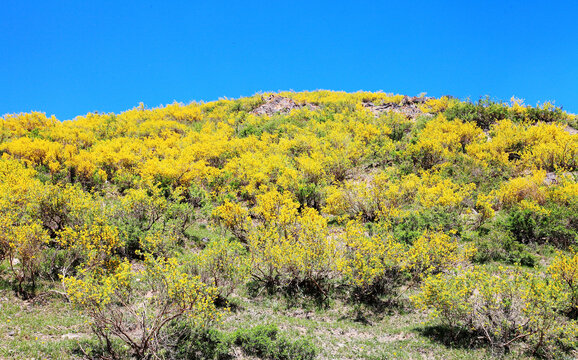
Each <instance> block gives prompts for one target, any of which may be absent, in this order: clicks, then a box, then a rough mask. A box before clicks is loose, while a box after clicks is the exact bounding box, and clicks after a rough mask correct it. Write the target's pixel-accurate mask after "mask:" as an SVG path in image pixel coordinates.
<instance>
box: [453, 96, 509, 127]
mask: <svg viewBox="0 0 578 360" xmlns="http://www.w3.org/2000/svg"><path fill="white" fill-rule="evenodd" d="M445 115H446V117H447V118H448V120H454V119H460V120H462V121H467V122H475V123H476V125H477V126H479V127H481V128H482V129H489V128H490V125H492V124H493V123H495V122H497V121H500V120H503V119H506V118H507V117H508V107H507V106H506V105H505V104H503V103H501V102H495V101H493V100H491V99H490V98H489V97H486V98H483V99H480V100H478V102H477V103H472V102H470V101H466V102H460V103H457V104H455V105H454V106H452V107H450V108H448V109H447V110H446V111H445Z"/></svg>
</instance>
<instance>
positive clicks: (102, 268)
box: [57, 218, 124, 273]
mask: <svg viewBox="0 0 578 360" xmlns="http://www.w3.org/2000/svg"><path fill="white" fill-rule="evenodd" d="M57 241H58V243H59V245H60V246H62V247H63V248H64V249H67V250H69V251H70V255H71V256H73V259H72V260H71V262H74V261H75V259H79V260H80V261H81V262H82V264H83V267H84V268H87V269H90V270H91V271H94V272H104V273H107V272H110V271H114V269H115V268H116V267H117V266H118V264H119V261H120V259H119V255H120V252H121V249H122V247H123V246H124V243H123V242H122V240H121V238H120V236H119V231H118V228H116V227H114V226H112V225H110V224H108V223H107V222H106V221H105V220H104V219H101V218H100V219H99V218H96V219H95V220H94V221H93V222H91V223H87V224H83V225H81V226H78V227H66V228H65V229H63V230H62V231H61V232H60V233H59V237H58V238H57Z"/></svg>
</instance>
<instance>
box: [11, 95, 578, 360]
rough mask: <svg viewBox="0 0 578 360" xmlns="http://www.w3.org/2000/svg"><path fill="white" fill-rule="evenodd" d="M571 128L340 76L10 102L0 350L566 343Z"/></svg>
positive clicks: (575, 194) (572, 121) (517, 104)
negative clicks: (67, 117) (147, 99)
mask: <svg viewBox="0 0 578 360" xmlns="http://www.w3.org/2000/svg"><path fill="white" fill-rule="evenodd" d="M576 128H578V119H577V117H576V116H575V115H572V114H567V113H565V112H563V111H562V110H561V109H559V108H556V107H554V106H552V105H550V104H544V105H542V106H537V107H530V106H526V105H524V104H523V103H522V102H521V101H519V100H516V99H513V100H512V102H511V103H502V102H494V101H491V100H489V99H482V100H480V101H479V102H477V103H472V102H463V101H460V100H457V99H454V98H451V97H442V98H439V99H435V98H425V97H407V96H402V95H391V94H384V93H369V92H358V93H352V94H349V93H343V92H332V91H315V92H301V93H294V92H283V93H278V94H258V95H255V96H252V97H248V98H241V99H233V100H229V99H224V100H219V101H215V102H209V103H191V104H188V105H183V104H177V103H175V104H171V105H167V106H165V107H161V108H156V109H147V108H145V107H144V106H143V105H141V106H139V107H137V108H134V109H131V110H128V111H126V112H123V113H120V114H96V113H91V114H87V115H85V116H79V117H77V118H75V119H74V120H72V121H65V122H60V121H58V120H57V119H55V118H47V117H46V116H45V115H44V114H42V113H31V114H13V115H5V116H4V117H3V118H2V128H1V130H0V131H1V141H0V153H2V157H1V159H0V178H1V181H0V186H1V187H2V189H1V191H0V207H1V209H2V217H1V223H0V276H1V278H2V282H1V284H2V290H0V291H2V293H1V294H0V296H1V297H2V299H3V301H2V303H1V304H0V306H1V308H2V311H1V312H0V320H3V321H0V324H2V325H0V330H1V331H0V357H2V358H29V357H58V358H74V357H78V356H81V355H80V354H82V353H84V356H89V357H94V358H98V356H100V355H99V354H101V355H102V356H117V357H119V358H122V357H127V356H131V355H132V356H134V357H136V358H147V356H152V355H153V354H154V355H155V356H159V357H165V358H182V357H184V356H193V355H191V354H193V353H195V354H196V355H195V356H200V355H199V354H200V353H204V355H203V356H205V357H207V358H214V357H215V356H217V355H216V354H217V353H220V354H221V355H219V356H222V357H223V358H226V356H233V357H239V358H243V357H250V356H253V357H264V358H265V357H269V358H279V359H282V358H304V359H305V358H312V357H314V356H317V357H319V358H327V359H334V358H351V359H354V358H355V359H357V358H372V359H377V358H443V359H447V358H472V359H473V358H484V357H487V356H498V355H504V354H505V355H506V356H510V357H511V358H519V357H521V356H527V357H540V356H541V357H552V358H559V357H565V356H566V357H571V356H573V355H572V354H574V355H575V350H576V346H578V343H577V338H576V334H577V333H578V326H577V324H576V321H575V319H576V314H577V313H578V286H577V285H576V284H578V275H576V274H578V272H577V271H576V269H577V268H578V256H577V255H575V253H574V252H573V251H572V248H573V247H574V246H575V245H576V243H577V241H578V235H577V234H578V183H577V182H576V180H577V170H578V135H577V132H576V130H575V129H576ZM120 314H123V315H122V316H120ZM85 320H86V321H85ZM263 323H266V324H269V325H271V326H269V327H263V326H260V325H262V324H263ZM89 324H90V325H89ZM201 325H202V326H203V327H202V329H203V330H199V327H200V326H201ZM207 329H209V330H207ZM247 329H248V330H247ZM251 329H252V330H251ZM79 344H80V345H79ZM163 349H164V350H163ZM211 351H212V352H211ZM227 354H228V355H227ZM104 358H106V357H104ZM201 358H202V357H201Z"/></svg>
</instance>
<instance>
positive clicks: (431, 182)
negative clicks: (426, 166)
mask: <svg viewBox="0 0 578 360" xmlns="http://www.w3.org/2000/svg"><path fill="white" fill-rule="evenodd" d="M421 175H422V176H421V184H420V185H419V186H418V190H417V199H418V201H419V202H420V204H421V206H423V207H424V208H426V209H427V208H432V207H446V208H455V207H457V206H458V205H460V204H461V203H462V201H464V199H466V198H468V197H470V196H471V195H472V193H473V192H474V190H475V189H476V185H475V184H465V185H464V184H456V183H454V182H453V181H452V180H450V179H443V178H442V177H441V176H440V175H439V173H430V172H428V171H425V172H423V173H422V174H421Z"/></svg>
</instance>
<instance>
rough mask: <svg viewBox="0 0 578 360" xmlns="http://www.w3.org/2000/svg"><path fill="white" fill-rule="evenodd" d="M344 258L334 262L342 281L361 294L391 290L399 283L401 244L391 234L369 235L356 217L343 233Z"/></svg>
mask: <svg viewBox="0 0 578 360" xmlns="http://www.w3.org/2000/svg"><path fill="white" fill-rule="evenodd" d="M343 242H344V245H345V250H344V258H343V260H342V261H341V262H340V263H338V264H339V271H340V272H341V273H342V274H343V276H344V277H345V280H346V281H347V282H348V283H349V284H352V285H354V286H355V287H357V288H359V290H360V291H361V293H362V294H371V293H373V292H376V291H377V292H383V293H388V292H392V291H393V290H394V289H395V287H396V286H399V282H400V280H401V279H400V278H401V276H402V274H401V272H402V266H403V265H402V261H403V258H404V257H405V254H406V249H405V247H404V246H403V245H402V244H400V243H399V242H396V241H395V240H394V239H393V237H391V236H379V235H373V236H370V235H368V234H367V232H366V229H365V228H364V227H363V225H362V224H361V223H360V222H359V221H356V220H351V221H349V222H348V223H347V226H346V228H345V231H344V234H343Z"/></svg>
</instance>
